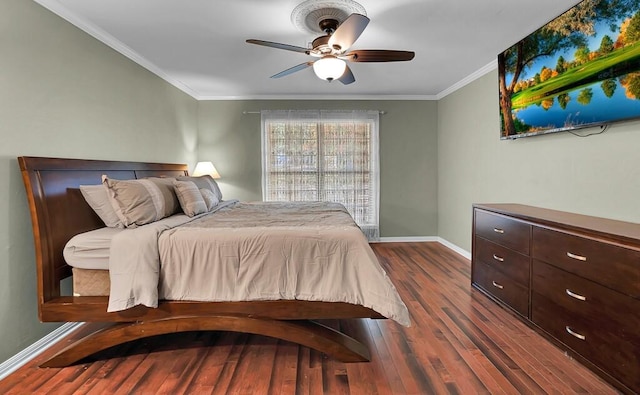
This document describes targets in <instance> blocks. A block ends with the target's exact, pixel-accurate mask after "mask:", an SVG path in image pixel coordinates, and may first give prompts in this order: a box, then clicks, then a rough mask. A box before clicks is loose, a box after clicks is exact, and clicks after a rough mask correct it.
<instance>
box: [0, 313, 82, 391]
mask: <svg viewBox="0 0 640 395" xmlns="http://www.w3.org/2000/svg"><path fill="white" fill-rule="evenodd" d="M82 324H83V322H67V323H66V324H63V325H61V326H60V327H59V328H57V329H55V330H54V331H52V332H51V333H49V334H48V335H46V336H45V337H43V338H42V339H40V340H38V341H37V342H35V343H33V344H32V345H30V346H29V347H27V348H25V349H24V350H22V351H20V352H19V353H17V354H16V355H14V356H13V357H11V358H9V359H7V360H6V361H4V362H3V363H1V364H0V380H2V379H4V378H5V377H7V376H8V375H10V374H11V373H13V372H15V371H16V370H18V368H20V367H21V366H22V365H24V364H26V363H27V362H29V361H31V360H32V359H33V358H35V357H37V356H38V355H39V354H40V353H42V352H43V351H44V350H46V349H47V348H49V347H51V346H53V345H54V344H56V343H57V342H59V341H60V340H62V338H63V337H65V336H66V335H68V334H69V333H71V332H73V331H74V330H76V329H78V327H80V325H82Z"/></svg>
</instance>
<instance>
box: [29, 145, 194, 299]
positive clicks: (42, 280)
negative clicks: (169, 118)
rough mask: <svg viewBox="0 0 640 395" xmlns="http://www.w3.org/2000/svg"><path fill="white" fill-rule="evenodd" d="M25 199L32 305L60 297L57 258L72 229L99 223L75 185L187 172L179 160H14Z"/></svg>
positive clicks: (62, 274)
mask: <svg viewBox="0 0 640 395" xmlns="http://www.w3.org/2000/svg"><path fill="white" fill-rule="evenodd" d="M18 163H19V165H20V170H21V171H22V179H23V181H24V185H25V188H26V192H27V199H28V200H29V210H30V211H31V224H32V226H33V236H34V242H35V250H36V265H37V274H38V308H39V310H40V309H41V307H42V304H43V303H45V302H47V301H48V300H51V299H53V298H56V297H59V296H60V281H61V280H62V279H64V278H66V277H69V276H70V275H71V268H70V267H69V266H68V265H67V264H66V263H65V261H64V258H63V256H62V250H63V249H64V246H65V244H66V243H67V241H68V240H69V239H70V238H71V237H73V236H75V235H76V234H78V233H82V232H86V231H89V230H93V229H97V228H100V227H104V223H102V221H101V220H100V218H99V217H98V216H97V215H96V214H95V213H94V212H93V210H92V209H91V207H89V205H88V204H87V203H86V202H85V200H84V198H83V197H82V194H81V193H80V189H79V186H80V185H97V184H100V183H101V178H102V175H103V174H106V175H108V176H109V177H110V178H114V179H121V180H127V179H134V178H143V177H161V176H165V177H176V176H181V175H188V168H187V165H185V164H168V163H143V162H118V161H104V160H81V159H59V158H39V157H28V156H21V157H19V158H18Z"/></svg>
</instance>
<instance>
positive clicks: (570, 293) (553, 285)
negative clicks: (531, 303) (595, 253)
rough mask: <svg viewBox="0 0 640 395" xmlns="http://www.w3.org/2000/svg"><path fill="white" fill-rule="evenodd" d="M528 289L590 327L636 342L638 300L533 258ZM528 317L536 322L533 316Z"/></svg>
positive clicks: (638, 334)
mask: <svg viewBox="0 0 640 395" xmlns="http://www.w3.org/2000/svg"><path fill="white" fill-rule="evenodd" d="M531 285H532V289H533V290H534V292H535V293H537V294H540V295H541V296H544V297H545V299H546V300H549V301H552V302H553V303H555V304H557V305H559V306H560V307H562V308H564V309H565V310H568V311H571V312H573V314H574V316H576V317H580V319H581V321H583V322H584V323H585V324H588V325H589V326H590V327H597V328H599V329H600V330H603V331H606V332H609V333H610V334H612V335H614V336H618V337H622V338H625V339H628V340H629V341H631V342H634V343H637V344H640V332H639V331H638V329H639V328H640V300H637V299H634V298H631V297H629V296H626V295H623V294H621V293H619V292H616V291H613V290H610V289H609V288H606V287H603V286H602V285H599V284H597V283H595V282H593V281H590V280H586V279H584V278H581V277H578V276H576V275H574V274H571V273H568V272H565V271H563V270H560V269H558V268H556V267H555V266H551V265H548V264H546V263H544V262H541V261H538V260H534V261H533V268H532V280H531ZM531 319H532V320H533V321H534V322H536V320H537V317H536V316H535V315H532V317H531Z"/></svg>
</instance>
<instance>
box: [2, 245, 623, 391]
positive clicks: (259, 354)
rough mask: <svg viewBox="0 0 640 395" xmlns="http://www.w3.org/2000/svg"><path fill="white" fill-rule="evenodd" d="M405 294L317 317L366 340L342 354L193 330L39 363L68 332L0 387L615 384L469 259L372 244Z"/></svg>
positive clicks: (573, 387)
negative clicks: (541, 328)
mask: <svg viewBox="0 0 640 395" xmlns="http://www.w3.org/2000/svg"><path fill="white" fill-rule="evenodd" d="M372 248H373V249H374V251H375V253H376V255H377V256H378V257H379V260H380V263H381V265H382V266H383V268H384V269H385V271H386V272H387V274H388V275H389V277H390V278H391V279H392V281H393V282H394V284H395V286H396V288H397V290H398V292H399V293H400V295H401V296H402V298H403V300H404V301H405V303H406V304H407V307H408V309H409V312H410V315H411V322H412V326H411V327H408V328H405V327H402V326H400V325H398V324H397V323H395V322H393V321H391V320H366V319H356V320H331V321H328V322H323V324H325V325H327V326H330V327H332V328H335V329H338V330H341V331H344V332H345V333H348V334H350V335H352V336H354V337H356V338H358V339H360V340H361V341H362V342H363V343H364V344H366V345H367V346H368V347H369V349H370V351H371V362H369V363H351V364H345V363H341V362H339V361H336V360H334V359H332V358H330V357H328V356H326V355H323V354H321V353H319V352H318V351H315V350H310V349H308V348H306V347H302V346H299V345H297V344H293V343H288V342H285V341H280V340H275V339H270V338H267V337H263V336H257V335H247V334H238V333H231V332H198V333H196V332H194V333H183V334H171V335H164V336H158V337H152V338H149V339H141V340H139V341H135V342H132V343H129V344H124V345H121V346H117V347H114V348H112V349H109V350H105V351H103V352H100V353H97V354H96V355H94V356H92V357H90V358H87V359H86V360H84V361H81V363H79V364H77V365H74V366H70V367H67V368H60V369H54V368H49V369H42V368H38V364H39V363H41V362H43V361H44V360H46V359H47V358H48V357H50V356H51V355H53V354H54V353H55V352H57V351H59V350H60V349H61V348H62V347H64V345H65V344H67V343H68V342H70V341H72V339H73V336H74V334H71V335H69V336H68V338H67V339H65V340H63V341H61V342H59V343H57V344H56V345H54V346H52V347H51V348H50V349H49V350H47V351H45V352H44V353H43V354H42V355H40V356H38V357H36V358H34V359H33V360H32V361H30V362H29V363H27V364H26V365H25V366H23V367H21V368H20V369H18V370H17V371H16V372H14V373H13V374H11V375H9V376H8V377H7V378H5V379H4V380H2V381H0V393H2V394H20V395H22V394H25V393H29V394H31V393H35V394H130V393H135V394H139V393H140V394H158V393H160V394H162V393H164V394H198V395H199V394H225V395H226V394H251V395H262V394H274V395H289V394H314V395H315V394H331V395H333V394H338V395H341V394H350V395H360V394H362V395H372V394H380V395H387V394H398V395H407V394H418V395H426V394H469V393H473V394H514V393H533V394H538V393H540V394H542V393H549V394H555V393H559V394H587V393H588V394H615V393H617V391H616V390H615V389H614V388H612V387H611V386H609V385H608V384H607V383H605V382H603V381H602V380H601V379H600V378H598V377H597V376H596V375H595V374H594V373H593V372H591V371H589V370H588V369H586V368H585V367H584V366H582V365H580V364H579V363H578V362H577V361H575V360H573V359H571V358H569V357H568V356H566V355H565V354H564V353H563V352H562V351H561V350H560V349H558V348H556V347H555V346H554V345H553V344H551V343H549V342H548V341H547V340H546V339H544V338H543V337H542V336H540V335H539V334H538V333H536V332H535V331H534V330H532V329H531V328H529V327H528V326H527V325H525V324H524V323H523V322H521V321H520V320H518V319H517V318H516V317H515V316H514V313H512V312H510V311H508V310H505V309H503V308H502V307H500V306H499V305H498V304H496V303H495V302H493V301H492V300H490V299H489V298H487V297H486V296H485V295H483V294H481V293H480V292H479V291H477V290H475V289H473V288H472V287H471V285H470V273H471V268H470V262H469V261H468V260H467V259H464V258H462V257H460V256H459V255H458V254H456V253H455V252H453V251H452V250H450V249H448V248H446V247H444V246H442V245H441V244H439V243H385V244H373V245H372Z"/></svg>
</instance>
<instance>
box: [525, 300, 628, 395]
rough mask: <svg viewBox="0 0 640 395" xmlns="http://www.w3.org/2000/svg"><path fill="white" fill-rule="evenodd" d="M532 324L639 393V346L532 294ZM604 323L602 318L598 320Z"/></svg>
mask: <svg viewBox="0 0 640 395" xmlns="http://www.w3.org/2000/svg"><path fill="white" fill-rule="evenodd" d="M531 297H532V300H531V315H532V317H533V321H534V322H535V323H536V324H537V325H538V326H539V327H540V328H542V329H544V330H545V331H546V332H548V333H549V334H550V335H552V336H553V337H555V338H556V339H558V340H559V341H560V342H562V343H563V344H565V345H566V346H567V347H569V348H570V349H572V350H573V351H575V352H577V353H578V354H580V355H582V356H583V357H585V358H586V359H588V360H589V361H591V362H592V363H594V364H595V365H596V366H598V367H600V368H601V369H602V370H603V371H605V372H607V373H608V374H610V375H611V376H613V377H615V378H616V379H617V380H619V381H620V382H622V383H624V384H625V385H626V386H627V387H629V388H631V389H632V390H634V391H635V392H638V391H640V345H639V344H637V343H635V342H633V341H631V340H629V339H627V338H624V337H619V336H616V335H615V334H612V333H611V332H609V331H608V330H606V329H605V328H603V327H601V326H599V325H594V324H593V322H592V321H591V320H586V319H585V317H582V316H579V315H576V314H575V313H574V312H572V311H570V310H567V309H565V308H563V307H562V306H560V305H559V304H557V303H556V302H555V301H552V300H549V299H547V298H546V297H544V296H542V295H540V294H538V293H536V292H533V293H532V296H531ZM601 319H602V320H606V319H605V318H601Z"/></svg>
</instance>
